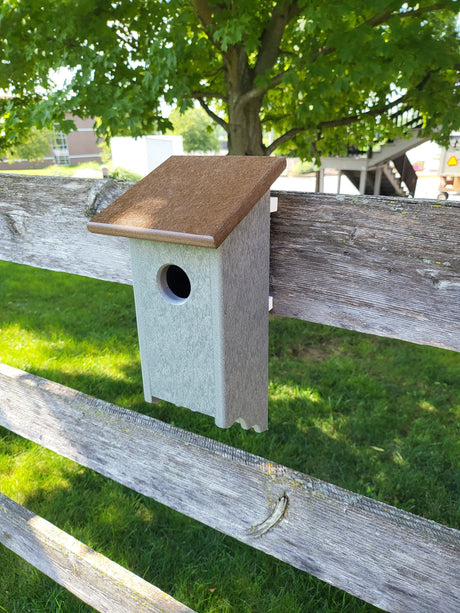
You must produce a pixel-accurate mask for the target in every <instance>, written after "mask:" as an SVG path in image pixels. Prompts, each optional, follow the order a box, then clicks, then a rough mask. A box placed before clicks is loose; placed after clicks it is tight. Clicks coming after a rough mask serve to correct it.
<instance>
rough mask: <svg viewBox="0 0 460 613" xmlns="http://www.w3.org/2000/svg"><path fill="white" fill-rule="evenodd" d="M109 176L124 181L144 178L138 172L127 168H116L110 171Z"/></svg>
mask: <svg viewBox="0 0 460 613" xmlns="http://www.w3.org/2000/svg"><path fill="white" fill-rule="evenodd" d="M109 176H110V177H112V178H113V179H119V180H122V181H140V180H141V179H142V175H140V174H138V173H137V172H133V171H132V170H128V169H126V168H120V167H119V166H117V168H114V169H113V170H112V172H109Z"/></svg>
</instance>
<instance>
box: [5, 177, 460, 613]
mask: <svg viewBox="0 0 460 613" xmlns="http://www.w3.org/2000/svg"><path fill="white" fill-rule="evenodd" d="M127 187H129V185H128V186H127V185H126V184H119V183H116V182H114V181H106V182H105V181H87V180H69V179H58V178H36V177H34V178H25V177H10V176H8V177H2V178H1V179H0V258H1V259H5V260H10V261H15V262H20V263H24V264H30V265H34V266H39V267H44V268H50V269H53V270H61V271H65V272H71V273H77V274H84V275H87V276H91V277H96V278H101V279H106V280H111V281H118V282H122V283H130V282H131V276H130V268H129V256H128V250H127V245H126V242H125V240H124V239H121V238H120V239H116V238H114V237H109V238H107V237H104V236H101V235H93V234H90V233H89V232H87V230H86V221H87V220H88V218H89V217H90V216H92V215H93V214H94V212H95V211H96V210H100V208H102V207H103V206H105V205H106V204H109V202H111V201H112V200H113V199H114V198H115V197H117V196H118V195H119V194H120V193H122V191H123V190H126V189H127ZM277 195H278V198H279V210H278V212H277V213H275V214H274V215H273V218H272V230H271V289H272V295H273V300H274V310H275V312H277V313H279V314H282V315H289V316H293V317H299V318H302V319H309V320H312V321H319V322H323V323H328V324H332V325H338V326H341V327H345V328H351V329H355V330H362V331H366V332H371V333H375V334H380V335H384V336H392V337H396V338H402V339H405V340H410V341H413V342H418V343H423V344H430V345H435V346H440V347H447V348H449V349H456V350H460V338H459V336H460V335H459V323H460V314H459V304H460V261H459V255H458V253H457V251H456V243H457V241H458V213H459V210H458V209H459V205H458V203H449V204H443V205H442V206H440V205H439V204H438V203H437V202H420V201H414V200H400V199H398V200H392V199H384V198H375V197H372V198H370V197H364V198H363V197H361V198H358V199H355V198H350V197H344V196H339V197H337V196H327V195H315V194H308V195H306V194H294V193H278V194H277ZM0 424H1V425H2V426H4V427H6V428H8V429H10V430H12V431H14V432H17V433H18V434H20V435H21V436H25V437H27V438H29V439H30V440H33V441H35V442H37V443H39V444H41V445H43V446H45V447H48V448H50V449H52V450H54V451H56V452H58V453H60V454H61V455H64V456H66V457H69V458H71V459H73V460H75V461H77V462H79V463H80V464H82V465H84V466H88V467H90V468H92V469H94V470H96V471H98V472H100V473H101V474H103V475H105V476H107V477H110V478H112V479H114V480H116V481H118V482H120V483H123V484H124V485H127V486H129V487H131V488H132V489H133V490H135V491H137V492H140V493H142V494H144V495H147V496H150V497H152V498H154V499H155V500H158V501H159V502H162V503H164V504H166V505H168V506H170V507H172V508H174V509H176V510H178V511H180V512H182V513H184V514H186V515H189V516H190V517H193V518H195V519H198V520H199V521H201V522H203V523H205V524H207V525H209V526H212V527H213V528H215V529H217V530H220V531H222V532H224V533H225V534H229V535H231V536H233V537H235V538H237V539H239V540H241V541H243V542H245V543H248V544H250V545H251V546H253V547H255V548H257V549H260V550H262V551H265V552H267V553H269V554H270V555H273V556H275V557H278V558H279V559H282V560H284V561H286V562H288V563H290V564H291V565H293V566H295V567H297V568H300V569H303V570H306V571H307V572H309V573H311V574H313V575H315V576H317V577H319V578H321V579H323V580H325V581H327V582H329V583H332V584H333V585H335V586H337V587H341V588H342V589H344V590H346V591H348V592H350V593H352V594H354V595H356V596H358V597H360V598H362V599H364V600H366V601H368V602H371V603H373V604H375V605H377V606H379V607H381V608H382V609H385V610H388V611H401V612H402V611H404V612H410V611H413V612H416V611H417V612H421V611H422V612H423V611H426V612H430V613H431V612H432V611H435V610H443V611H446V612H449V611H452V612H454V611H455V612H456V611H458V609H459V606H460V580H459V575H460V573H459V571H460V563H459V557H460V533H459V532H458V531H456V530H453V529H450V528H447V527H445V526H442V525H439V524H436V523H434V522H432V521H429V520H425V519H423V518H420V517H417V516H414V515H411V514H409V513H406V512H404V511H401V510H398V509H395V508H394V507H390V506H388V505H385V504H383V503H379V502H377V501H374V500H371V499H369V498H366V497H363V496H360V495H358V494H354V493H352V492H348V491H346V490H343V489H341V488H338V487H336V486H334V485H331V484H328V483H325V482H322V481H319V480H318V479H315V478H313V477H309V476H307V475H303V474H300V473H297V472H295V471H292V470H290V469H288V468H286V467H283V466H279V465H275V464H273V463H271V462H269V461H268V460H265V459H263V458H259V457H255V456H253V455H251V454H248V453H245V452H243V451H240V450H238V449H233V448H230V447H228V446H226V445H222V444H220V443H217V442H215V441H212V440H210V439H206V438H204V437H200V436H197V435H195V434H191V433H189V432H185V431H183V430H180V429H177V428H174V427H172V426H169V425H168V424H164V423H162V422H159V421H157V420H154V419H152V418H148V417H146V416H143V415H139V414H137V413H134V412H132V411H128V410H127V409H123V408H120V407H116V406H114V405H110V404H109V403H106V402H103V401H101V400H97V399H94V398H91V397H89V396H86V395H84V394H82V393H80V392H77V391H74V390H70V389H69V388H66V387H64V386H61V385H58V384H56V383H53V382H49V381H46V380H44V379H40V378H38V377H35V376H33V375H31V374H28V373H25V372H22V371H18V370H16V369H13V368H11V367H9V366H6V365H4V366H1V368H0ZM211 483H212V487H209V485H210V484H211ZM2 513H3V515H2ZM28 513H29V512H28V511H27V510H25V509H23V508H22V507H19V506H17V505H15V504H14V503H11V502H10V501H8V500H7V499H5V498H0V542H2V543H3V544H5V545H6V546H11V548H14V547H13V546H12V543H13V542H16V543H18V542H21V538H22V536H20V537H17V532H18V531H19V533H21V534H24V535H26V536H24V538H26V539H27V538H29V541H27V540H26V541H24V542H28V545H27V547H26V549H29V548H30V547H32V549H33V548H34V537H33V534H32V533H31V532H30V529H29V528H30V525H31V524H30V522H29V519H31V516H29V515H28ZM6 516H8V518H9V519H8V522H6V524H5V521H4V519H2V518H5V517H6ZM5 526H6V527H5ZM13 531H14V532H15V534H16V537H15V538H16V540H14V539H12V535H11V533H12V532H13ZM27 535H28V536H27ZM18 538H19V541H18V540H17V539H18ZM15 547H16V550H17V549H18V545H15ZM37 547H38V548H39V550H40V551H41V555H40V556H39V562H40V563H41V564H42V566H41V568H42V570H44V572H48V574H50V576H53V577H54V578H56V577H57V580H59V577H60V576H61V575H59V573H58V574H56V573H54V574H53V572H54V571H53V570H52V569H53V568H55V563H54V562H53V554H52V550H53V547H48V548H45V549H44V548H43V547H42V544H40V542H39V544H38V545H37ZM19 549H20V547H19ZM77 549H78V548H77ZM69 551H70V549H69ZM72 552H73V553H71V554H69V555H70V556H71V558H72V559H74V558H73V557H72V556H75V555H77V554H76V553H75V551H74V549H72ZM86 553H87V552H86ZM77 557H78V555H77ZM64 558H66V555H64ZM31 561H32V562H33V563H35V562H34V559H33V558H32V559H31ZM61 563H62V561H61V562H60V561H57V562H56V564H58V565H59V564H61ZM37 565H38V564H37ZM47 565H48V566H47ZM39 567H40V566H39ZM78 568H80V567H79V566H78ZM50 569H51V570H50ZM79 572H80V571H78V573H79ZM78 573H77V574H78ZM64 574H65V573H64ZM79 576H80V575H79ZM83 583H84V582H83ZM109 583H110V580H109ZM63 584H64V585H66V587H67V588H68V589H70V590H72V589H73V588H72V582H71V581H70V582H69V581H67V580H66V582H65V583H63ZM150 587H151V588H152V589H153V590H156V588H153V587H152V586H150ZM75 589H76V588H75ZM87 589H88V590H90V589H91V588H90V586H88V588H87ZM146 589H147V592H146V594H145V598H146V599H147V598H148V597H150V596H149V592H148V589H150V588H146ZM75 593H77V595H79V597H80V598H82V599H85V594H84V593H83V594H82V592H81V591H79V592H77V591H75ZM127 598H128V599H129V595H128V596H127ZM165 599H166V596H165ZM160 600H161V598H160ZM153 601H154V599H153V598H152V602H153ZM87 602H88V600H87ZM145 602H147V601H145ZM171 602H172V604H171V606H170V607H169V608H168V606H169V605H168V603H167V602H165V604H164V609H157V608H155V606H157V604H145V603H144V605H143V606H144V608H142V610H152V611H156V610H170V611H176V610H184V611H185V610H187V609H186V608H185V607H184V608H182V609H181V608H180V607H181V606H183V605H180V603H176V602H175V601H171ZM91 604H92V603H91ZM93 606H96V608H97V607H98V606H99V608H100V610H109V609H104V608H103V605H101V604H100V605H97V604H96V605H95V604H93ZM177 606H178V607H179V609H177V608H174V607H177ZM149 607H150V608H149ZM112 610H114V611H115V610H117V609H115V608H113V609H112ZM129 610H130V611H131V610H132V611H134V610H136V609H135V608H130V609H129ZM139 610H141V608H140V607H139Z"/></svg>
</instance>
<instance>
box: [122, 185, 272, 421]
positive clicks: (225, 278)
mask: <svg viewBox="0 0 460 613" xmlns="http://www.w3.org/2000/svg"><path fill="white" fill-rule="evenodd" d="M269 200H270V199H269V194H268V192H267V194H266V195H265V196H264V197H263V198H262V199H261V200H260V201H259V203H258V204H257V205H256V206H255V207H253V208H252V209H251V211H250V212H249V214H248V215H247V216H246V217H245V218H244V219H243V221H242V222H241V223H240V224H239V225H238V226H237V227H236V228H235V229H234V230H233V232H232V233H231V234H230V235H229V236H228V237H227V239H226V240H225V241H224V242H223V243H222V244H221V246H220V247H219V248H217V249H206V248H203V247H194V246H190V245H176V244H166V243H160V242H154V241H147V240H138V239H130V241H129V243H130V250H131V265H132V269H133V281H134V295H135V304H136V316H137V323H138V333H139V345H140V353H141V363H142V376H143V383H144V394H145V398H146V400H147V401H148V402H150V401H151V400H152V397H153V398H160V399H162V400H167V401H169V402H172V403H174V404H177V405H179V406H183V407H187V408H189V409H192V410H194V411H199V412H201V413H204V414H207V415H212V416H214V418H215V421H216V424H217V425H218V426H220V427H224V428H225V427H229V426H231V425H232V424H233V423H234V422H235V421H238V422H239V423H241V425H242V426H243V427H244V428H252V427H253V428H254V429H255V430H256V431H258V432H260V431H262V430H266V428H267V423H268V308H267V305H268V283H269V234H270V233H269V230H270V214H269ZM171 264H174V265H176V266H179V267H180V268H182V269H183V270H184V271H185V272H186V273H187V276H188V278H189V279H190V287H191V291H190V295H189V297H188V298H187V299H185V300H182V301H174V300H170V299H168V296H165V294H164V291H163V290H162V286H161V282H160V280H161V271H162V270H163V268H164V266H166V265H171Z"/></svg>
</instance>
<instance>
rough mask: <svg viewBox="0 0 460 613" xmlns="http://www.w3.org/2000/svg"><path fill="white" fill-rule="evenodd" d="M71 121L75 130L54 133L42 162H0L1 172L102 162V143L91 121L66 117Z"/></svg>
mask: <svg viewBox="0 0 460 613" xmlns="http://www.w3.org/2000/svg"><path fill="white" fill-rule="evenodd" d="M66 119H73V121H74V122H75V127H76V129H75V130H72V132H69V134H65V133H64V132H60V131H55V132H54V133H53V142H52V143H51V145H50V153H49V155H48V156H45V157H44V158H43V159H42V160H37V161H29V160H18V161H17V162H12V163H9V162H0V169H1V170H8V169H10V170H16V169H17V170H22V169H26V168H44V167H45V166H51V165H53V164H57V165H58V166H69V165H74V164H83V163H84V162H99V163H101V162H102V159H101V155H102V141H101V140H100V139H99V138H98V137H97V135H96V133H95V131H94V129H93V124H94V120H93V119H80V118H79V117H73V116H70V115H69V116H66Z"/></svg>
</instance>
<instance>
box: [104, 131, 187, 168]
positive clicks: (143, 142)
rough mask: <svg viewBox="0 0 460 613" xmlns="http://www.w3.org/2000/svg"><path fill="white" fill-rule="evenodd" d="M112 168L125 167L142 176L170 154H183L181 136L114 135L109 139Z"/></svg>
mask: <svg viewBox="0 0 460 613" xmlns="http://www.w3.org/2000/svg"><path fill="white" fill-rule="evenodd" d="M110 149H111V151H112V163H113V167H114V168H125V169H126V170H131V171H132V172H135V173H137V174H139V175H142V176H143V177H144V176H145V175H147V174H148V173H149V172H151V171H152V170H154V169H155V168H156V167H157V166H159V165H160V164H162V163H163V162H164V161H165V160H167V159H168V158H169V157H170V156H171V155H183V154H184V148H183V144H182V136H176V135H174V136H173V135H171V136H164V135H158V136H141V137H139V138H132V137H129V136H116V137H114V138H112V139H111V141H110Z"/></svg>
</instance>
